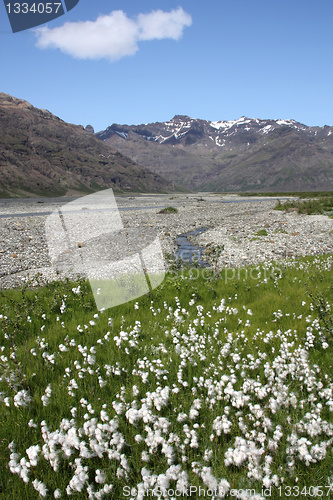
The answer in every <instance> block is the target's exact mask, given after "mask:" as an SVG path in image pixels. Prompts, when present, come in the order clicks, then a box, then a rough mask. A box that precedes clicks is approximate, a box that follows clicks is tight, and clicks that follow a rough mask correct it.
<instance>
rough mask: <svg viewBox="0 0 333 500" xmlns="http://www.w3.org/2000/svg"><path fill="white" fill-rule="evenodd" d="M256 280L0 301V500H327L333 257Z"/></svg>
mask: <svg viewBox="0 0 333 500" xmlns="http://www.w3.org/2000/svg"><path fill="white" fill-rule="evenodd" d="M280 267H281V266H280ZM267 269H268V266H263V267H258V268H257V274H256V279H255V280H254V279H252V280H246V279H242V280H238V281H237V280H234V281H233V282H232V283H230V282H228V283H225V282H224V281H223V280H222V279H221V278H216V277H214V276H212V278H211V279H210V280H207V279H205V280H204V279H200V278H199V277H198V278H197V279H196V280H193V279H192V280H191V279H189V275H186V273H185V274H183V275H177V276H175V275H171V276H169V277H168V278H167V279H166V280H165V282H164V284H163V285H162V286H161V287H160V288H159V289H158V290H156V291H154V292H153V293H152V294H151V295H150V296H145V297H142V298H140V299H138V300H137V301H135V302H131V303H129V304H125V305H123V306H119V307H117V308H115V309H111V310H108V311H98V312H97V311H94V310H93V302H92V298H91V294H90V293H89V290H88V285H87V283H85V282H84V281H81V282H80V283H79V284H78V283H76V284H75V285H74V284H70V283H69V282H67V283H65V284H64V283H58V284H52V285H50V286H49V287H46V288H44V289H41V290H37V291H29V290H25V291H22V292H3V293H2V296H1V302H2V311H1V315H0V327H1V329H2V338H1V344H2V345H1V347H0V349H1V358H0V363H1V365H0V366H1V378H0V384H1V385H0V390H1V401H0V412H1V421H2V422H3V425H2V428H1V431H0V433H1V434H0V436H1V437H0V446H1V449H0V460H1V469H2V471H3V473H2V476H1V477H2V478H1V479H0V481H1V486H0V487H1V489H0V495H1V498H20V499H25V498H26V499H32V498H46V497H48V498H66V497H68V496H73V497H76V498H80V499H81V498H88V499H102V498H106V499H123V498H128V499H131V500H134V499H144V498H148V497H149V498H159V499H164V498H170V499H176V498H180V497H182V498H188V497H192V498H200V497H203V498H205V497H206V498H214V499H218V498H228V497H235V498H240V499H252V500H254V499H257V500H258V499H264V498H267V497H269V498H276V499H277V498H285V497H290V496H291V497H292V495H293V494H294V496H295V494H296V493H295V492H296V491H297V492H298V495H301V496H302V497H303V498H309V497H313V496H323V497H330V496H332V495H333V472H332V464H333V460H332V442H333V421H332V412H333V383H332V362H331V359H332V337H331V333H332V332H330V331H329V329H328V328H327V327H325V325H323V323H322V321H321V319H320V317H319V316H320V315H318V313H317V304H316V302H315V300H314V299H313V297H315V296H316V293H319V292H320V293H321V294H326V297H327V302H326V304H327V311H330V310H331V308H333V305H332V303H333V300H332V289H331V279H332V257H331V256H328V257H316V258H312V259H302V260H300V261H290V262H287V263H286V264H285V265H284V266H282V268H281V272H280V273H278V274H276V273H271V274H267V272H266V271H267ZM252 276H253V275H252ZM267 276H268V277H267ZM179 282H181V284H182V286H180V287H179V286H177V283H179ZM309 287H310V292H311V297H312V298H310V296H309ZM295 488H297V490H295ZM301 492H302V493H301ZM298 495H297V496H298Z"/></svg>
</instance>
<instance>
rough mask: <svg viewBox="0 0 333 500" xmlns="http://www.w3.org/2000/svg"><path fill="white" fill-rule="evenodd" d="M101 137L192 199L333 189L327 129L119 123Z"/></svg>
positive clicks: (274, 123) (332, 147)
mask: <svg viewBox="0 0 333 500" xmlns="http://www.w3.org/2000/svg"><path fill="white" fill-rule="evenodd" d="M96 136H97V137H98V138H99V139H101V140H102V141H103V142H104V143H105V144H108V145H110V146H112V147H113V148H114V149H116V150H117V151H119V152H120V153H123V154H126V156H128V157H130V158H131V159H132V160H133V161H135V162H136V163H137V164H138V165H140V166H142V167H145V168H148V169H149V170H150V171H152V172H154V173H158V174H160V175H162V176H164V177H165V178H166V179H168V180H169V181H171V182H174V183H176V182H177V183H178V184H179V183H181V184H182V186H183V187H185V188H187V189H190V190H194V191H199V190H202V191H221V192H227V191H312V190H332V189H333V127H329V126H324V127H309V126H306V125H304V124H302V123H299V122H297V121H295V120H262V119H254V118H246V117H242V118H240V119H238V120H233V121H208V120H201V119H195V118H190V117H188V116H184V115H176V116H174V118H172V119H171V120H170V121H167V122H156V123H149V124H145V125H118V124H115V123H114V124H113V125H111V126H109V127H108V128H107V129H106V130H104V131H101V132H98V133H97V134H96Z"/></svg>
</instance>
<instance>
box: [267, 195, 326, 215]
mask: <svg viewBox="0 0 333 500" xmlns="http://www.w3.org/2000/svg"><path fill="white" fill-rule="evenodd" d="M292 208H295V209H297V212H298V213H304V214H308V215H314V214H324V215H333V196H332V195H331V196H321V197H318V198H312V199H309V200H303V201H301V200H287V201H286V202H284V203H281V201H280V200H278V203H277V205H276V207H275V210H289V209H292Z"/></svg>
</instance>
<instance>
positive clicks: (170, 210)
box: [158, 207, 178, 214]
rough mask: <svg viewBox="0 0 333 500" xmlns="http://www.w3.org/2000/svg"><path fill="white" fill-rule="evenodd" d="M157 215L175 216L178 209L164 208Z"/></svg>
mask: <svg viewBox="0 0 333 500" xmlns="http://www.w3.org/2000/svg"><path fill="white" fill-rule="evenodd" d="M158 213H159V214H177V213H178V208H176V207H166V208H162V210H160V211H159V212H158Z"/></svg>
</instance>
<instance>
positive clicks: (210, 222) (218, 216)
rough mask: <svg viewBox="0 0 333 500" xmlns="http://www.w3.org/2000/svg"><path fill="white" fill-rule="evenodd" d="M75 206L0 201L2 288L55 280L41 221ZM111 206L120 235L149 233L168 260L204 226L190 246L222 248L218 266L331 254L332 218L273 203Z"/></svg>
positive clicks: (122, 201) (198, 197)
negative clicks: (179, 241) (182, 238)
mask: <svg viewBox="0 0 333 500" xmlns="http://www.w3.org/2000/svg"><path fill="white" fill-rule="evenodd" d="M72 200H73V198H69V197H67V198H53V199H52V198H50V199H45V198H30V199H20V200H16V199H10V200H8V199H2V200H0V235H1V238H0V288H10V287H17V286H21V285H22V284H23V283H24V282H25V281H27V280H28V279H31V278H34V277H35V276H36V275H38V274H39V276H40V279H41V281H42V282H44V281H46V280H51V279H54V278H55V277H56V276H57V275H56V272H55V271H54V269H53V267H52V266H51V262H50V258H49V251H48V244H47V238H46V234H45V221H46V219H47V217H48V215H49V214H50V213H51V212H53V211H54V210H55V209H57V208H60V207H61V206H63V205H64V204H65V203H68V202H70V201H72ZM116 200H117V205H118V208H119V209H120V216H121V220H122V223H123V226H124V228H125V230H126V229H127V228H128V229H131V228H137V230H138V234H140V230H142V231H147V230H150V231H154V232H155V234H157V235H158V236H159V240H160V242H161V246H162V249H163V252H164V253H165V254H172V253H174V252H175V250H176V247H175V239H176V237H177V236H178V235H179V234H182V233H185V232H189V231H193V230H195V229H197V228H201V227H207V228H208V229H207V231H205V232H203V233H201V234H199V235H197V236H196V237H194V238H193V242H194V243H196V244H199V245H200V246H202V247H205V248H206V249H207V254H208V253H209V252H210V251H211V250H212V248H214V247H216V246H217V245H218V246H220V247H221V252H220V257H219V259H218V266H219V267H220V268H223V267H241V266H247V265H252V264H257V263H260V262H263V261H272V260H279V259H283V258H285V257H297V256H304V255H319V254H324V253H332V252H333V219H330V218H329V217H327V216H323V215H305V214H298V213H297V212H295V211H291V212H288V213H286V212H281V211H276V210H274V207H275V205H276V199H263V198H254V197H248V198H245V197H239V196H237V195H226V196H222V195H216V194H207V193H200V194H195V195H193V194H191V195H185V194H184V195H179V196H171V195H139V196H135V197H134V196H120V197H117V198H116ZM167 206H173V207H175V208H177V209H178V213H171V214H159V213H158V212H159V211H160V209H161V208H163V207H167ZM258 232H259V234H258ZM222 248H223V250H222Z"/></svg>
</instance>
